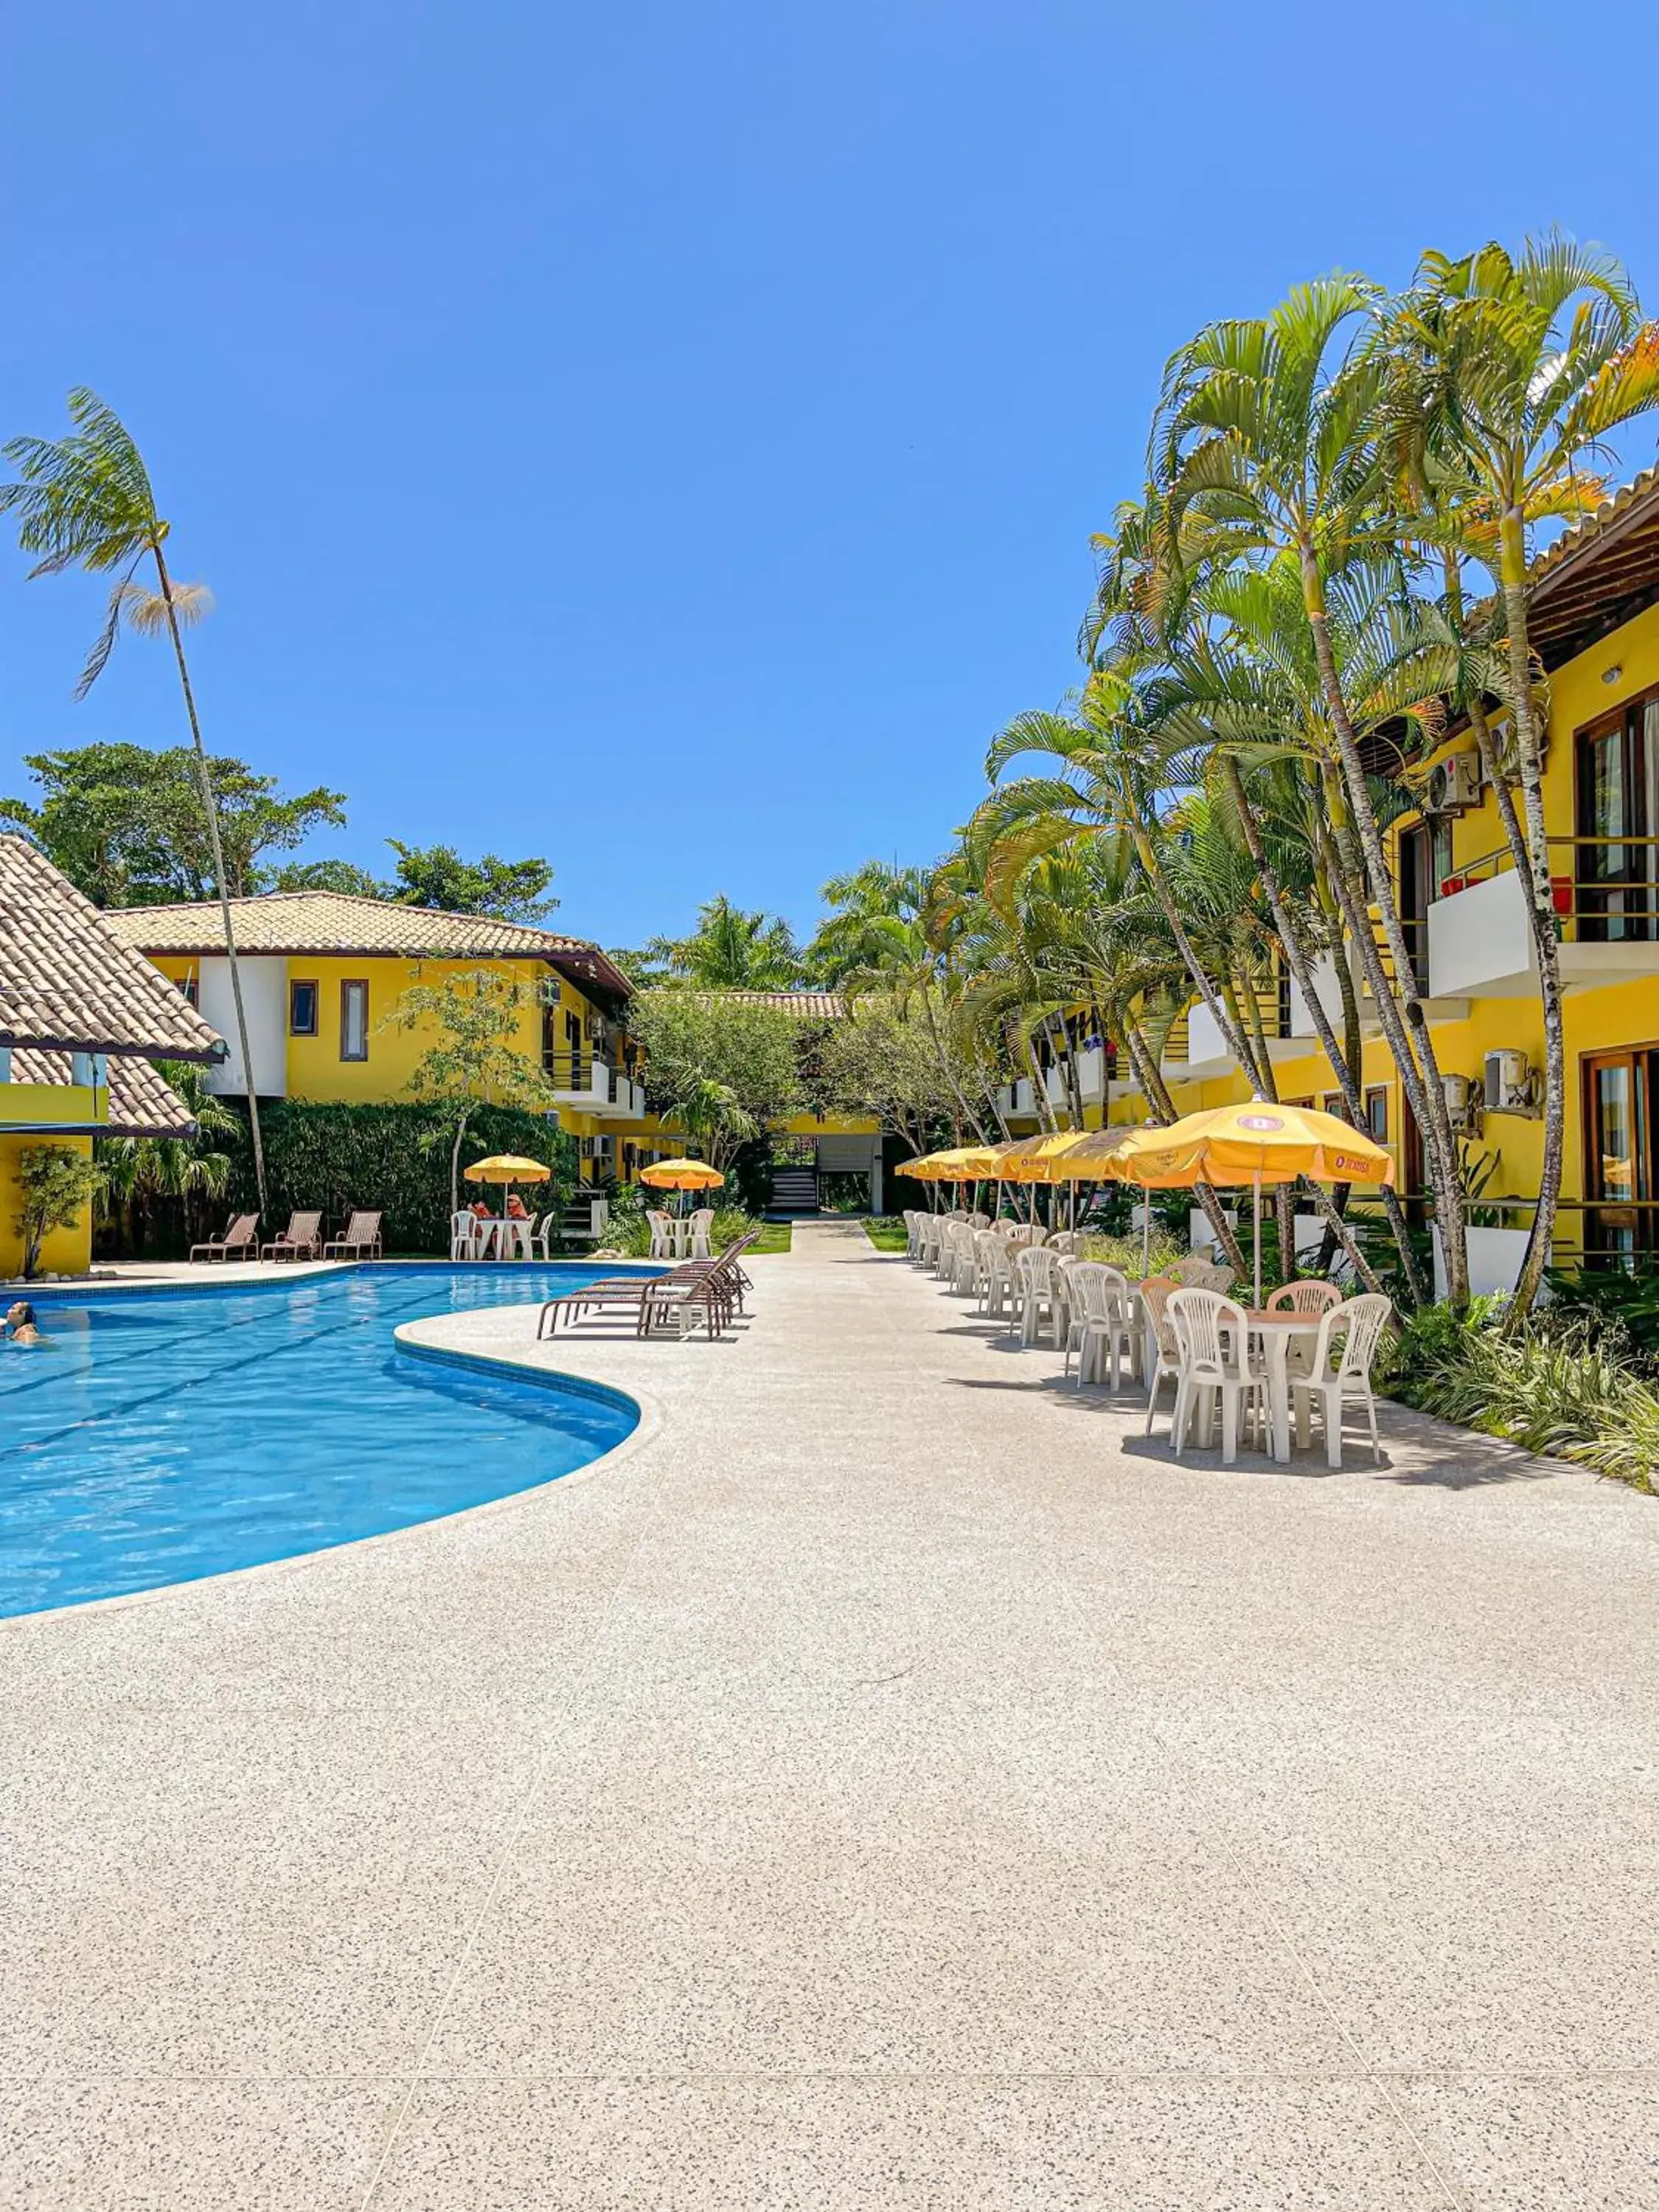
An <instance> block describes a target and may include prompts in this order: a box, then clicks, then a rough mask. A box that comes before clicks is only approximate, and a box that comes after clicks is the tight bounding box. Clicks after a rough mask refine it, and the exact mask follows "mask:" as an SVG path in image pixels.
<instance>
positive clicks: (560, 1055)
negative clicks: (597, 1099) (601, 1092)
mask: <svg viewBox="0 0 1659 2212" xmlns="http://www.w3.org/2000/svg"><path fill="white" fill-rule="evenodd" d="M601 1065H603V1063H601ZM542 1073H544V1075H545V1076H546V1078H547V1079H548V1081H549V1082H550V1084H551V1085H553V1088H554V1089H555V1090H556V1091H580V1092H582V1093H583V1094H586V1093H587V1092H588V1091H592V1088H593V1055H592V1053H591V1052H571V1051H569V1050H568V1049H566V1050H564V1051H547V1050H544V1052H543V1054H542Z"/></svg>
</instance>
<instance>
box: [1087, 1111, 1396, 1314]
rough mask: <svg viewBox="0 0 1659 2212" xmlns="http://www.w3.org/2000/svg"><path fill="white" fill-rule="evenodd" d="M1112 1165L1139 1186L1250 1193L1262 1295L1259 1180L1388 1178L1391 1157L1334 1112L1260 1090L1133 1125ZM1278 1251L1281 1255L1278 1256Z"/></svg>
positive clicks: (1258, 1286)
mask: <svg viewBox="0 0 1659 2212" xmlns="http://www.w3.org/2000/svg"><path fill="white" fill-rule="evenodd" d="M1117 1162H1118V1165H1117V1172H1118V1174H1119V1175H1121V1176H1122V1177H1123V1179H1124V1180H1125V1182H1138V1183H1139V1184H1140V1185H1141V1186H1142V1188H1145V1189H1152V1190H1189V1189H1191V1188H1192V1187H1193V1185H1194V1183H1200V1182H1207V1183H1215V1184H1217V1185H1218V1186H1220V1187H1221V1188H1231V1189H1238V1188H1244V1187H1245V1186H1246V1185H1248V1186H1249V1188H1251V1189H1252V1190H1253V1191H1254V1192H1255V1302H1256V1304H1257V1305H1260V1304H1261V1186H1262V1184H1263V1183H1264V1182H1266V1183H1280V1182H1295V1181H1296V1179H1297V1176H1308V1177H1309V1178H1310V1181H1312V1182H1376V1183H1392V1182H1393V1181H1394V1161H1393V1159H1392V1158H1391V1157H1390V1155H1389V1153H1387V1152H1384V1151H1383V1147H1382V1146H1381V1145H1378V1144H1375V1143H1373V1142H1372V1140H1371V1139H1370V1137H1368V1136H1365V1135H1364V1134H1363V1133H1362V1132H1361V1131H1359V1130H1358V1129H1355V1128H1351V1127H1349V1125H1348V1123H1347V1122H1346V1121H1340V1120H1339V1119H1338V1117H1337V1116H1336V1115H1334V1114H1324V1113H1321V1112H1320V1110H1319V1109H1317V1108H1316V1107H1313V1106H1281V1105H1279V1104H1278V1103H1276V1102H1274V1101H1273V1100H1270V1099H1265V1098H1252V1099H1249V1100H1248V1101H1247V1102H1246V1103H1243V1105H1237V1106H1212V1107H1210V1108H1207V1109H1206V1110H1205V1111H1204V1112H1203V1113H1201V1114H1188V1115H1183V1117H1182V1119H1181V1120H1180V1121H1171V1122H1170V1124H1169V1126H1168V1127H1165V1128H1162V1129H1136V1130H1134V1131H1133V1132H1132V1133H1131V1134H1130V1136H1129V1137H1128V1139H1127V1141H1126V1142H1125V1143H1124V1144H1123V1145H1121V1146H1120V1147H1119V1149H1118V1153H1117ZM1282 1256H1283V1255H1281V1257H1282Z"/></svg>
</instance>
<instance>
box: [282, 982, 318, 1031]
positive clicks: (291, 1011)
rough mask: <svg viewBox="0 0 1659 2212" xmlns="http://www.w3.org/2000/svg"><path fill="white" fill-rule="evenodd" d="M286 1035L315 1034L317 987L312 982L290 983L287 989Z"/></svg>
mask: <svg viewBox="0 0 1659 2212" xmlns="http://www.w3.org/2000/svg"><path fill="white" fill-rule="evenodd" d="M288 1033H289V1036H316V1034H317V986H316V983H315V982H314V981H292V982H290V983H289V987H288Z"/></svg>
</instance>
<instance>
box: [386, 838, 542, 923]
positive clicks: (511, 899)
mask: <svg viewBox="0 0 1659 2212" xmlns="http://www.w3.org/2000/svg"><path fill="white" fill-rule="evenodd" d="M386 842H387V844H388V845H390V846H391V848H392V851H393V852H394V853H395V854H397V855H398V869H397V875H396V878H395V879H394V880H393V881H392V883H391V884H387V885H386V887H385V889H384V890H382V891H381V893H380V896H382V897H383V898H392V899H398V900H401V901H402V902H403V903H404V905H405V906H431V907H441V908H443V910H444V911H445V912H446V913H447V914H488V915H494V916H495V918H496V920H497V921H540V920H541V918H542V917H543V915H548V914H551V913H552V911H553V909H554V908H555V907H556V906H557V904H558V901H557V899H556V898H554V897H552V896H550V895H549V893H548V889H547V887H548V885H549V884H550V883H551V882H552V880H553V871H552V869H551V867H550V866H549V865H548V863H547V862H546V861H545V860H501V859H498V858H497V856H496V855H495V854H494V853H486V854H484V856H483V859H482V860H463V859H462V858H461V856H460V854H459V853H458V852H457V851H456V850H455V848H454V847H453V845H401V844H399V843H398V840H397V839H396V838H395V837H388V838H387V840H386Z"/></svg>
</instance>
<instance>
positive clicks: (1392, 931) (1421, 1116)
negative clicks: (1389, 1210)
mask: <svg viewBox="0 0 1659 2212" xmlns="http://www.w3.org/2000/svg"><path fill="white" fill-rule="evenodd" d="M1301 562H1302V581H1303V597H1304V605H1305V606H1306V609H1307V616H1308V622H1309V626H1310V629H1311V631H1312V635H1313V641H1314V654H1315V659H1316V661H1317V663H1318V667H1319V678H1320V685H1321V688H1322V690H1323V692H1324V695H1325V703H1326V706H1327V708H1328V710H1329V713H1330V717H1331V726H1332V727H1333V729H1334V731H1335V732H1336V743H1337V750H1338V753H1339V755H1340V759H1341V763H1342V771H1343V782H1344V784H1345V785H1346V791H1347V799H1348V808H1349V812H1350V814H1351V816H1352V823H1353V828H1354V829H1355V832H1356V834H1357V836H1358V841H1359V847H1360V851H1361V853H1362V854H1363V855H1364V865H1365V872H1366V875H1367V877H1368V878H1369V880H1370V893H1371V896H1372V897H1374V898H1375V900H1376V908H1377V914H1378V917H1379V919H1380V920H1381V921H1382V924H1383V935H1384V937H1385V938H1386V939H1387V940H1388V945H1389V955H1390V957H1391V958H1392V960H1393V962H1394V971H1395V972H1394V988H1395V991H1397V992H1398V994H1399V997H1400V1003H1401V1009H1402V1011H1403V1014H1404V1030H1406V1031H1409V1036H1410V1042H1409V1044H1407V1041H1406V1036H1405V1034H1404V1033H1403V1032H1402V1034H1401V1038H1400V1042H1399V1044H1398V1045H1396V1044H1395V1039H1394V1037H1393V1036H1392V1035H1389V1043H1390V1048H1391V1049H1393V1050H1394V1052H1395V1059H1396V1060H1398V1061H1399V1063H1400V1073H1401V1081H1402V1082H1407V1083H1409V1084H1410V1085H1411V1087H1412V1088H1413V1089H1414V1090H1415V1091H1416V1094H1417V1095H1416V1097H1413V1101H1412V1103H1413V1112H1415V1113H1416V1114H1417V1116H1418V1127H1419V1129H1421V1131H1422V1133H1423V1140H1424V1150H1425V1154H1426V1155H1427V1158H1428V1160H1429V1163H1430V1165H1431V1170H1432V1180H1433V1183H1434V1197H1435V1216H1436V1218H1437V1221H1438V1223H1439V1225H1440V1242H1441V1247H1442V1249H1443V1253H1444V1255H1445V1265H1446V1291H1447V1295H1448V1297H1449V1299H1450V1301H1451V1303H1452V1304H1454V1305H1455V1306H1462V1305H1467V1304H1468V1297H1469V1271H1468V1241H1467V1237H1466V1235H1465V1222H1464V1208H1463V1182H1462V1164H1461V1162H1460V1161H1459V1158H1458V1153H1457V1146H1456V1141H1455V1139H1454V1137H1453V1135H1452V1127H1451V1119H1450V1115H1449V1113H1448V1111H1447V1107H1446V1095H1445V1091H1444V1090H1443V1086H1442V1085H1441V1081H1440V1067H1439V1063H1438V1061H1437V1059H1436V1056H1435V1049H1434V1038H1433V1036H1432V1034H1431V1030H1430V1028H1429V1023H1428V1018H1427V1015H1426V1014H1425V1011H1424V1007H1423V1002H1422V1000H1421V998H1420V996H1419V992H1418V988H1417V977H1416V973H1415V970H1414V969H1413V965H1412V959H1411V953H1410V950H1409V948H1408V946H1407V943H1406V933H1405V929H1404V927H1403V925H1402V924H1401V919H1400V909H1399V906H1398V903H1397V902H1396V901H1395V895H1394V883H1393V879H1392V878H1391V877H1390V875H1389V866H1388V857H1387V855H1386V854H1385V853H1384V852H1383V833H1382V830H1381V829H1380V828H1379V827H1378V824H1377V820H1376V811H1375V809H1374V808H1373V807H1372V805H1371V801H1370V792H1369V791H1368V790H1367V789H1366V787H1365V769H1364V762H1363V761H1362V760H1361V759H1360V757H1359V744H1358V738H1357V737H1356V736H1355V734H1354V727H1353V722H1352V718H1351V717H1350V715H1349V713H1348V704H1347V700H1346V696H1345V695H1344V692H1343V690H1342V681H1341V678H1340V674H1339V672H1338V670H1337V665H1336V654H1335V651H1334V647H1333V646H1332V643H1331V629H1330V617H1329V616H1328V613H1327V611H1326V608H1325V599H1324V585H1323V582H1322V579H1321V576H1320V574H1319V562H1318V556H1317V555H1316V551H1315V550H1314V547H1313V545H1312V544H1311V543H1310V542H1307V541H1304V544H1303V545H1302V547H1301ZM1343 878H1344V880H1343V881H1342V884H1341V888H1342V890H1343V891H1344V893H1345V897H1344V904H1345V908H1347V907H1348V906H1349V904H1350V902H1351V901H1352V895H1353V885H1352V881H1349V880H1346V871H1344V872H1343ZM1348 919H1349V925H1350V927H1351V928H1352V929H1353V930H1354V931H1355V934H1356V935H1357V936H1358V939H1359V944H1360V952H1361V956H1362V957H1364V959H1365V963H1366V973H1367V975H1369V976H1370V978H1371V989H1372V992H1373V994H1375V996H1376V1002H1377V1011H1378V1012H1379V1014H1386V1013H1387V1012H1389V1011H1391V1009H1392V1000H1393V993H1392V992H1390V990H1389V985H1388V981H1387V978H1386V976H1385V975H1384V974H1383V965H1382V960H1381V957H1380V955H1379V954H1378V952H1377V948H1376V939H1375V938H1374V936H1373V935H1372V933H1371V927H1370V915H1369V914H1367V913H1365V911H1364V908H1363V907H1362V908H1360V910H1359V912H1358V915H1355V914H1354V913H1353V912H1352V911H1350V912H1349V915H1348ZM1384 1030H1385V1034H1387V1033H1389V1024H1388V1023H1387V1021H1386V1020H1385V1023H1384ZM1402 1048H1403V1056H1402ZM1413 1054H1415V1057H1413Z"/></svg>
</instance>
